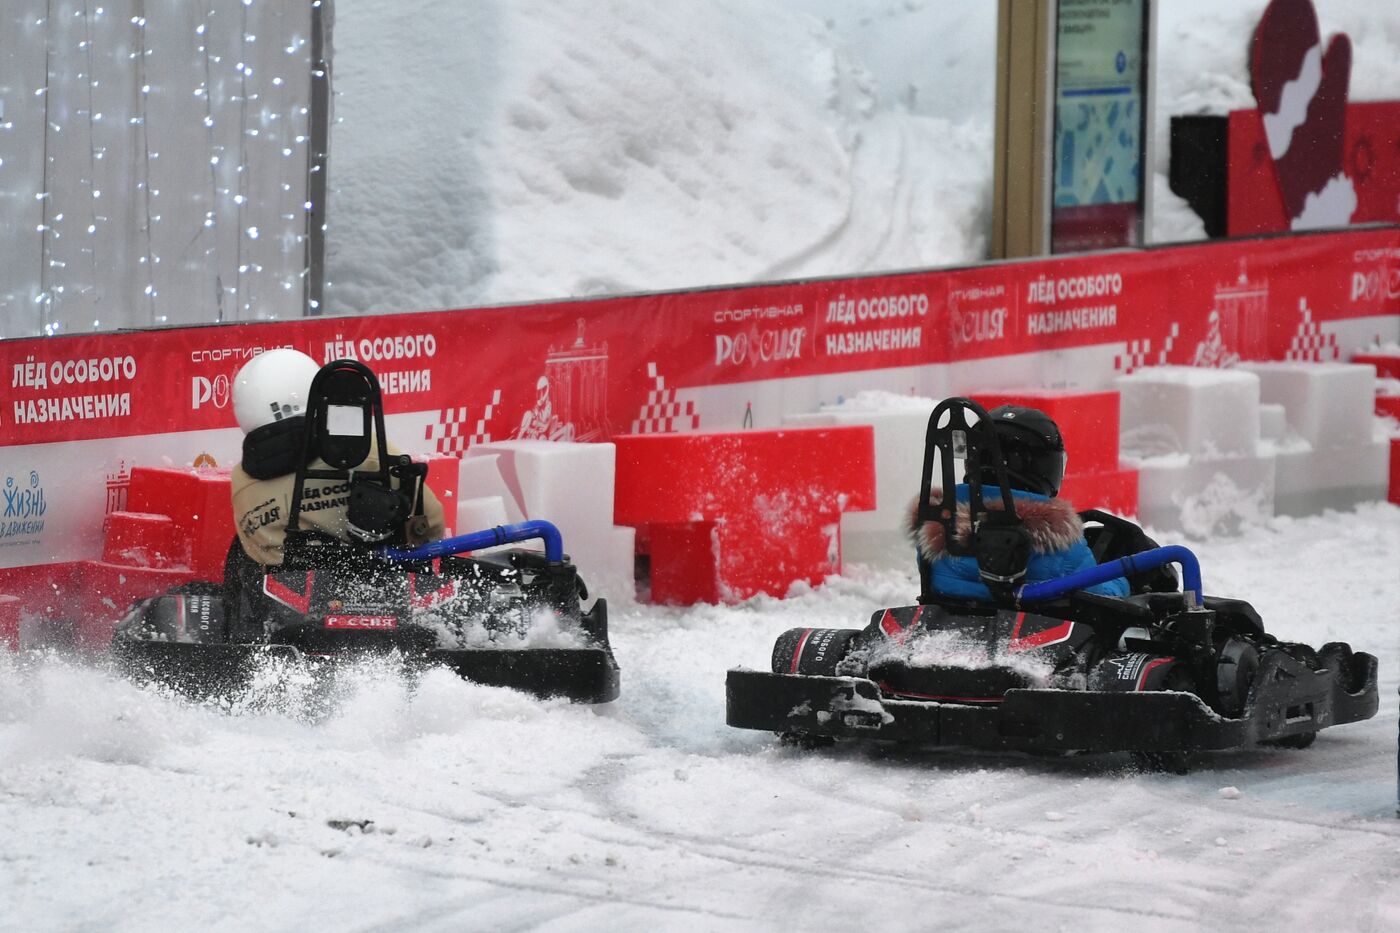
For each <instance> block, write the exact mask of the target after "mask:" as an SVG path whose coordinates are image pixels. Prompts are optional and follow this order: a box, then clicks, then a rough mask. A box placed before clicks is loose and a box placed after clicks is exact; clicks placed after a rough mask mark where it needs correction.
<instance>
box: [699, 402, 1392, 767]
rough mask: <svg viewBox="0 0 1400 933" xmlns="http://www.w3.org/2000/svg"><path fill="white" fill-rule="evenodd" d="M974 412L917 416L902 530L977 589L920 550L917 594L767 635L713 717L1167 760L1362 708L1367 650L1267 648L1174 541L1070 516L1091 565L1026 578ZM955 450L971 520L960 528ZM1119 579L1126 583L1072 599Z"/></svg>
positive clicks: (764, 726) (787, 734)
mask: <svg viewBox="0 0 1400 933" xmlns="http://www.w3.org/2000/svg"><path fill="white" fill-rule="evenodd" d="M990 424H991V422H990V419H989V417H988V415H987V413H986V411H984V410H983V409H982V408H981V406H979V405H978V404H977V403H975V402H973V401H971V400H968V399H949V400H946V401H944V402H943V403H941V404H940V405H939V406H938V407H937V408H936V409H935V410H934V412H933V414H932V416H931V417H930V419H929V425H928V432H927V435H926V444H925V451H924V461H923V473H922V478H921V484H920V493H919V498H918V500H917V507H916V513H915V515H916V527H921V526H922V525H923V523H924V522H938V523H940V524H941V525H942V526H943V529H944V532H945V537H944V542H945V544H944V546H945V547H946V548H947V549H948V551H949V553H951V554H954V555H971V556H973V557H974V558H975V559H976V561H977V567H978V569H979V571H980V574H981V579H982V581H983V582H984V583H985V584H986V585H987V588H988V591H989V592H990V593H991V595H992V599H991V600H990V601H970V600H959V599H952V598H949V597H947V596H945V595H943V594H941V593H939V592H938V591H936V590H935V589H934V586H933V573H932V568H931V565H930V563H929V562H928V561H927V560H925V559H924V557H923V556H922V555H921V556H920V557H919V575H920V581H921V587H920V589H921V592H920V594H919V597H918V602H917V604H916V605H912V606H902V607H895V608H889V609H882V610H880V611H878V612H875V613H874V614H873V615H872V616H871V619H870V622H869V624H868V625H866V627H865V628H864V629H859V630H857V629H800V628H799V629H792V630H789V631H787V632H784V633H783V634H782V635H780V636H779V637H778V639H777V641H776V643H775V644H774V646H773V654H772V670H771V671H757V670H751V669H744V668H736V669H732V670H730V671H729V674H728V681H727V721H728V723H729V725H731V726H736V727H739V728H744V729H761V730H768V731H772V732H775V733H778V734H779V735H780V736H782V737H783V738H784V740H786V741H791V742H794V743H797V744H801V745H803V746H807V747H812V746H817V745H825V744H830V743H831V742H832V741H833V740H835V739H838V738H874V739H888V740H894V741H899V742H907V743H914V744H921V745H932V746H965V747H972V748H979V749H993V750H1018V751H1043V752H1113V751H1116V752H1130V753H1133V754H1134V756H1135V757H1136V758H1138V760H1139V761H1140V763H1142V764H1144V765H1147V766H1150V767H1156V768H1165V769H1168V770H1181V769H1182V768H1183V767H1184V766H1185V762H1186V760H1187V756H1189V755H1190V754H1191V753H1194V752H1198V751H1203V750H1212V749H1231V748H1239V747H1243V746H1247V745H1251V744H1253V743H1267V744H1273V745H1280V746H1286V747H1293V748H1304V747H1306V746H1308V745H1310V744H1311V743H1312V742H1313V740H1314V738H1315V737H1316V735H1317V733H1318V731H1319V730H1321V729H1323V728H1326V727H1328V726H1334V725H1339V724H1342V723H1348V722H1355V721H1358V720H1363V719H1367V718H1370V717H1371V716H1373V715H1374V714H1375V712H1376V709H1377V702H1378V700H1377V692H1376V659H1375V657H1373V656H1372V655H1370V654H1365V653H1362V652H1353V651H1352V649H1351V648H1350V647H1349V646H1348V645H1346V644H1342V643H1331V644H1327V645H1324V646H1323V647H1322V648H1321V649H1320V650H1314V649H1313V648H1311V647H1309V646H1307V645H1303V644H1294V643H1289V642H1282V641H1279V640H1278V639H1276V638H1274V637H1273V636H1272V635H1269V634H1268V633H1266V632H1265V630H1264V626H1263V623H1262V621H1261V620H1260V617H1259V615H1258V613H1257V612H1255V610H1254V609H1253V607H1251V606H1250V605H1249V604H1248V603H1245V602H1243V601H1240V600H1234V599H1225V598H1219V597H1211V596H1204V595H1203V591H1202V583H1201V575H1200V567H1199V564H1198V562H1197V560H1196V558H1195V556H1194V555H1193V554H1192V553H1191V551H1189V550H1188V549H1186V548H1184V547H1180V546H1168V547H1158V546H1157V545H1156V542H1154V541H1152V540H1151V539H1150V538H1148V537H1147V536H1146V535H1145V534H1144V533H1143V532H1142V530H1141V529H1140V528H1138V527H1137V526H1136V525H1135V524H1133V523H1132V522H1129V521H1127V520H1124V519H1121V518H1117V517H1115V516H1111V515H1107V514H1105V513H1101V512H1087V513H1081V518H1082V519H1084V520H1085V522H1086V526H1085V529H1086V538H1087V539H1088V542H1089V544H1090V547H1091V550H1092V551H1093V552H1094V555H1095V559H1096V561H1097V562H1098V564H1097V566H1094V567H1090V568H1088V569H1085V570H1082V571H1079V572H1077V573H1073V574H1070V575H1068V576H1066V577H1062V578H1058V579H1051V580H1046V581H1040V582H1026V581H1025V571H1026V566H1027V562H1028V558H1029V554H1030V547H1031V545H1030V541H1029V539H1028V535H1027V533H1026V529H1025V526H1024V523H1023V522H1022V520H1021V518H1020V517H1019V516H1018V515H1017V511H1016V502H1015V500H1014V498H1013V497H1012V495H1011V493H1010V486H1009V483H1008V479H1007V472H1006V465H1005V462H1004V461H1003V459H1002V457H1001V452H1000V448H999V445H998V442H997V437H996V435H995V433H994V432H993V431H992V430H991V429H990ZM936 459H937V460H939V461H941V468H940V471H939V472H940V476H941V481H942V486H941V489H938V488H935V487H933V476H934V461H935V460H936ZM959 460H961V461H964V462H965V465H966V470H965V474H966V482H967V485H968V487H969V488H968V490H967V500H968V501H967V504H966V506H965V510H966V511H965V512H964V516H965V518H966V519H970V526H964V529H963V531H964V534H963V535H962V536H961V538H960V537H959V535H957V534H956V533H955V530H956V523H957V521H958V518H959V516H958V515H957V511H958V504H959V503H958V500H957V498H956V496H955V493H954V489H955V485H956V484H955V475H956V474H955V465H956V461H959ZM984 467H990V468H991V469H994V470H995V471H996V472H995V475H996V476H997V478H998V479H999V487H1000V488H999V490H998V491H997V493H996V500H1000V501H996V500H993V501H991V502H987V501H984V500H983V497H982V489H983V486H982V482H981V478H982V477H983V476H984V475H986V473H985V472H984ZM1173 564H1174V565H1178V566H1180V568H1181V578H1182V583H1181V584H1180V588H1179V589H1178V582H1177V576H1176V573H1175V572H1174V570H1173V569H1172V566H1171V565H1173ZM1118 577H1126V578H1127V580H1128V582H1129V585H1130V588H1131V593H1130V595H1128V596H1126V597H1115V596H1104V595H1099V594H1096V593H1090V592H1085V588H1086V587H1091V586H1094V585H1096V584H1099V583H1103V582H1104V581H1107V580H1112V579H1116V578H1118Z"/></svg>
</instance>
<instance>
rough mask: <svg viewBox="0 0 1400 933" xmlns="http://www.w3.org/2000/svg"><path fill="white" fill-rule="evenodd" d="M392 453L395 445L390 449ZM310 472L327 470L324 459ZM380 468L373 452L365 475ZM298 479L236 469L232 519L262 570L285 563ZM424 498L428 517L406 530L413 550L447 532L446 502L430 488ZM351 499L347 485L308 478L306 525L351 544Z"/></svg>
mask: <svg viewBox="0 0 1400 933" xmlns="http://www.w3.org/2000/svg"><path fill="white" fill-rule="evenodd" d="M389 449H390V452H391V453H397V451H394V449H393V445H392V444H390V445H389ZM311 469H313V470H317V469H319V470H324V469H327V465H326V463H325V461H323V460H319V459H318V460H314V461H312V463H311ZM378 469H379V457H378V455H377V454H376V453H374V452H371V453H370V455H369V458H368V459H367V460H365V462H364V463H363V464H362V465H361V467H360V472H370V471H375V470H378ZM295 484H296V475H295V474H293V473H287V474H285V475H283V476H278V477H275V478H273V479H261V480H260V479H254V478H253V477H251V476H249V475H248V474H247V473H246V472H244V470H243V465H242V464H239V465H238V466H236V467H234V468H233V484H232V493H233V520H234V524H235V525H236V526H237V528H238V540H239V543H241V544H242V545H243V551H244V553H246V554H247V555H248V556H249V557H251V558H252V559H253V560H255V561H257V562H258V563H260V564H262V565H263V566H275V565H277V564H280V563H282V542H283V540H285V538H286V537H287V517H288V515H289V514H290V513H291V507H292V487H293V486H294V485H295ZM421 497H422V500H423V514H422V515H417V516H414V517H413V518H411V519H409V521H408V526H407V528H406V529H405V530H406V532H407V538H408V543H409V545H410V546H414V545H419V544H423V543H425V542H427V541H436V540H437V539H439V538H441V537H442V536H443V534H444V533H445V532H446V525H445V524H444V521H443V514H442V503H441V502H439V501H438V498H437V496H436V495H434V494H433V491H432V490H431V489H429V488H428V487H427V485H426V484H425V485H424V486H423V489H422V492H421ZM349 501H350V483H349V482H348V481H338V480H324V479H308V480H307V481H306V485H305V486H304V487H303V489H302V493H301V527H302V528H308V529H315V530H317V531H323V532H325V533H326V534H328V535H331V536H333V537H336V538H339V539H341V540H342V541H349V540H350V535H349V532H348V531H347V530H346V527H345V510H346V505H347V503H348V502H349Z"/></svg>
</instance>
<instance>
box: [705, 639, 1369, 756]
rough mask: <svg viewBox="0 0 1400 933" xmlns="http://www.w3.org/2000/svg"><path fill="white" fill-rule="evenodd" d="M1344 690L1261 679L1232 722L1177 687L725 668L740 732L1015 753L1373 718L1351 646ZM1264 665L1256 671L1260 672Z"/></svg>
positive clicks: (1175, 743) (1131, 746)
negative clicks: (931, 695)
mask: <svg viewBox="0 0 1400 933" xmlns="http://www.w3.org/2000/svg"><path fill="white" fill-rule="evenodd" d="M1352 661H1353V664H1354V665H1359V667H1358V668H1357V670H1356V671H1355V674H1356V675H1359V676H1358V677H1357V679H1356V680H1355V681H1353V682H1354V683H1359V684H1360V688H1359V689H1358V690H1356V691H1355V692H1353V693H1349V692H1347V691H1346V690H1345V689H1343V687H1342V684H1341V682H1340V680H1339V679H1338V678H1337V677H1336V676H1335V675H1334V673H1333V672H1331V671H1327V670H1321V671H1307V672H1305V673H1304V674H1302V675H1301V676H1288V677H1278V678H1274V677H1261V678H1260V679H1259V680H1258V681H1257V683H1259V684H1261V686H1260V687H1259V688H1258V689H1257V690H1256V691H1255V693H1254V695H1253V696H1252V697H1251V701H1250V703H1249V704H1248V705H1247V708H1246V711H1245V713H1244V714H1243V715H1242V716H1241V717H1240V718H1238V719H1231V718H1226V717H1223V716H1221V715H1219V714H1218V713H1216V712H1214V711H1213V710H1211V709H1210V708H1209V707H1208V706H1206V704H1205V703H1204V702H1202V700H1201V699H1200V697H1197V696H1196V695H1194V694H1191V693H1182V692H1175V691H1149V692H1143V693H1107V692H1104V693H1100V692H1089V691H1076V690H1055V689H1015V690H1008V691H1007V692H1006V693H1005V694H1004V695H1003V697H1002V698H1001V699H1000V701H998V702H994V703H993V702H984V703H969V702H965V701H964V702H959V701H956V700H931V699H909V698H901V697H898V696H893V695H888V694H886V693H884V692H883V691H882V690H881V689H880V686H879V685H878V684H877V683H875V682H874V681H873V680H868V679H865V678H860V677H823V676H813V675H803V674H771V673H768V672H765V671H754V670H745V669H741V668H736V669H733V670H731V671H730V672H729V676H728V680H727V683H726V706H727V715H726V720H727V722H728V723H729V725H731V726H735V727H738V728H741V729H761V730H765V731H771V732H776V733H780V734H786V733H793V734H798V735H804V736H813V737H816V736H825V737H831V738H875V739H885V740H891V741H896V742H908V743H913V744H919V745H941V746H964V747H970V748H982V749H993V750H1007V751H1012V750H1020V751H1033V750H1034V751H1086V752H1110V751H1140V752H1188V751H1197V750H1211V749H1228V748H1239V747H1242V746H1246V745H1252V744H1254V743H1256V742H1261V741H1267V740H1271V739H1280V738H1286V737H1288V736H1294V735H1305V734H1307V733H1311V732H1317V731H1318V730H1320V729H1323V728H1326V727H1327V726H1333V725H1339V724H1341V723H1346V722H1355V721H1358V720H1361V719H1366V718H1369V717H1370V716H1372V715H1374V714H1375V712H1376V709H1377V705H1378V696H1377V692H1376V660H1375V658H1374V657H1372V656H1371V655H1367V654H1360V653H1358V654H1356V655H1355V656H1354V657H1353V659H1352ZM1261 673H1264V672H1263V671H1261Z"/></svg>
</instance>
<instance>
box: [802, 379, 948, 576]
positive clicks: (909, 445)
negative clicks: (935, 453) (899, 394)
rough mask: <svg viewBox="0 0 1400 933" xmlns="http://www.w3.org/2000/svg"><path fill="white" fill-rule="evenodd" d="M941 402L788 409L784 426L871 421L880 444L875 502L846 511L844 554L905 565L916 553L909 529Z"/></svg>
mask: <svg viewBox="0 0 1400 933" xmlns="http://www.w3.org/2000/svg"><path fill="white" fill-rule="evenodd" d="M934 405H935V402H934V401H933V400H932V399H929V400H928V405H927V407H910V408H908V409H903V410H897V411H890V410H874V409H872V410H867V411H861V410H858V409H853V408H850V407H848V406H846V405H843V406H841V407H840V408H839V409H836V410H832V409H826V410H823V411H820V412H814V413H811V414H800V415H785V416H784V417H783V424H784V426H789V427H795V428H829V427H840V426H849V425H868V426H869V427H870V428H871V429H872V431H873V435H872V436H873V438H874V444H875V508H874V509H871V510H870V511H866V512H844V513H842V515H841V556H842V559H843V560H849V561H859V562H862V563H869V564H880V565H885V566H890V565H898V566H903V565H905V564H907V563H908V562H909V560H910V559H911V558H912V555H913V553H914V551H913V545H912V544H910V543H909V536H908V534H906V532H905V530H904V529H905V524H906V522H907V520H908V511H907V510H908V508H909V504H910V503H911V502H913V501H914V500H915V498H917V496H918V489H919V480H920V472H921V470H922V468H923V458H924V434H925V432H926V431H927V429H928V419H929V415H931V414H933V408H934Z"/></svg>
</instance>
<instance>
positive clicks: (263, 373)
mask: <svg viewBox="0 0 1400 933" xmlns="http://www.w3.org/2000/svg"><path fill="white" fill-rule="evenodd" d="M320 369H321V367H320V366H317V365H316V361H315V360H313V359H312V358H311V357H309V356H307V355H306V354H305V353H302V352H301V351H300V350H293V349H291V348H289V347H281V348H278V349H276V350H268V351H267V352H266V353H259V354H258V355H257V356H255V357H253V358H252V359H251V360H249V361H248V362H246V363H244V364H243V368H242V369H240V370H239V371H238V375H237V376H234V377H233V414H234V416H235V417H236V418H237V419H238V426H239V427H240V428H242V429H243V433H244V434H249V433H251V432H252V431H254V430H255V429H257V428H260V427H262V426H263V425H265V424H271V423H272V422H274V421H281V420H282V419H283V418H290V417H292V416H293V415H300V414H304V413H305V412H306V397H307V395H308V394H309V393H310V391H311V380H312V379H314V378H315V377H316V373H317V372H319V371H320Z"/></svg>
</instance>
